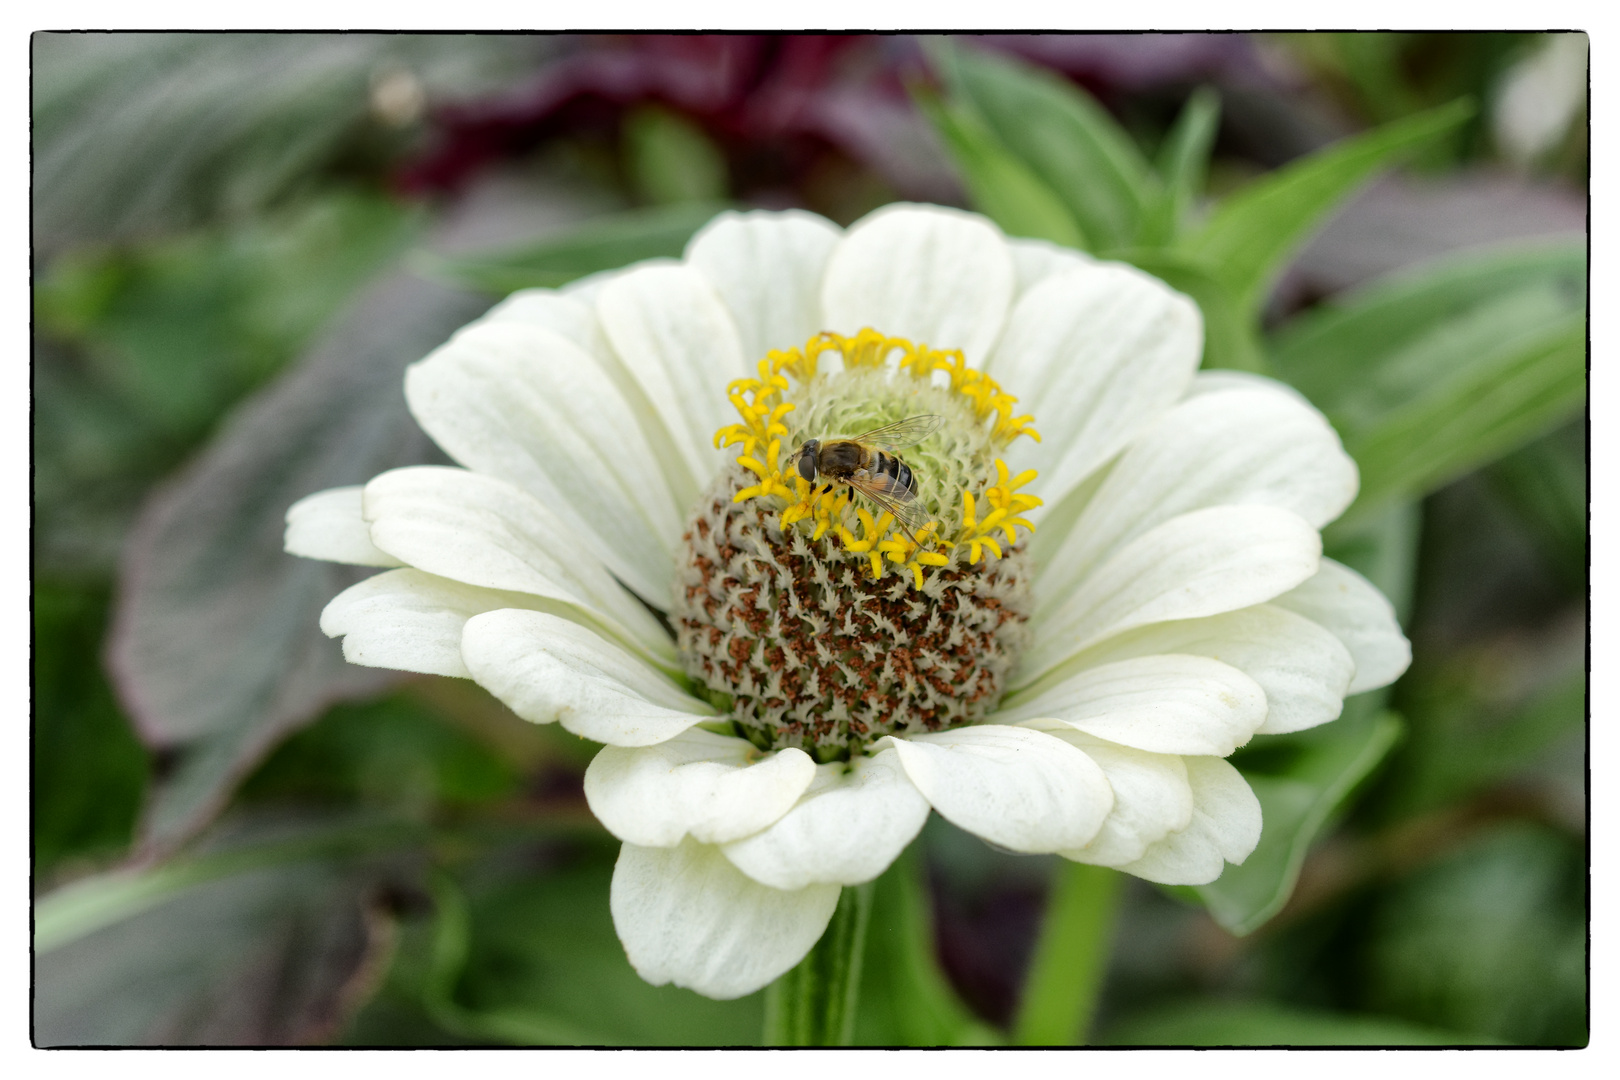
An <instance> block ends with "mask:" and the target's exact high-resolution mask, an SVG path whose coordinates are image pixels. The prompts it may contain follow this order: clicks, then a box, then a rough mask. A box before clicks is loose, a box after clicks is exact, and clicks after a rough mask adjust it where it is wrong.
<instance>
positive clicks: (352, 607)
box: [321, 569, 571, 679]
mask: <svg viewBox="0 0 1620 1080" xmlns="http://www.w3.org/2000/svg"><path fill="white" fill-rule="evenodd" d="M502 608H526V609H529V610H538V611H550V612H551V613H552V614H554V615H559V616H562V617H567V616H568V615H569V614H570V612H571V609H570V608H569V607H568V605H566V604H560V603H556V602H554V601H549V600H544V599H541V598H540V597H538V596H529V595H527V594H525V593H514V592H500V591H498V590H495V589H480V588H478V587H477V586H475V585H463V584H462V583H461V582H459V581H451V580H450V579H449V578H442V577H434V576H433V575H432V574H424V573H423V572H422V571H420V570H413V569H405V570H390V571H389V572H388V573H386V574H378V575H376V576H375V577H369V578H367V579H366V580H364V581H362V582H359V583H358V584H355V585H351V586H349V587H348V588H347V589H344V590H343V591H342V592H340V593H338V594H337V596H335V597H333V598H332V602H331V603H329V604H327V605H326V610H324V611H322V612H321V632H322V633H324V634H325V635H326V636H327V637H340V636H341V637H342V638H343V658H344V659H345V660H347V661H348V662H349V663H351V664H360V665H362V666H364V667H383V668H394V669H396V670H399V671H419V672H421V673H422V674H424V675H448V676H450V677H452V678H457V679H470V678H472V675H471V674H470V673H469V672H468V671H467V665H466V664H465V663H464V662H463V661H462V659H461V631H462V627H464V626H466V625H467V620H468V619H470V618H472V617H473V616H474V615H482V614H483V613H484V612H486V611H498V610H500V609H502Z"/></svg>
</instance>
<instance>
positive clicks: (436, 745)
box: [239, 694, 520, 815]
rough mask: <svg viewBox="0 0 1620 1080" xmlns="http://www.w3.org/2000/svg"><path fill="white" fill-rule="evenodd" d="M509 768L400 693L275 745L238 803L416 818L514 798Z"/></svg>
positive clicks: (342, 711)
mask: <svg viewBox="0 0 1620 1080" xmlns="http://www.w3.org/2000/svg"><path fill="white" fill-rule="evenodd" d="M519 782H520V781H519V777H518V775H517V773H516V770H515V769H514V768H512V766H511V765H510V764H508V763H507V762H506V761H503V760H502V759H501V758H500V757H499V756H497V754H496V753H495V752H494V751H493V750H492V749H491V748H490V747H489V746H487V745H485V744H484V743H483V742H480V741H479V740H477V739H475V738H474V737H472V736H471V735H469V734H468V733H467V732H465V731H463V730H461V729H459V728H457V727H456V726H454V725H453V724H452V722H451V721H450V720H449V719H448V718H447V717H445V716H444V715H443V714H441V713H440V712H438V711H436V710H434V709H432V708H430V707H428V706H427V705H426V704H424V703H423V702H422V701H421V700H419V699H417V698H413V697H411V696H408V695H406V694H393V695H390V696H389V697H386V698H384V699H382V700H380V701H373V702H367V703H364V704H355V705H339V706H337V707H335V708H333V709H332V710H331V711H329V712H328V713H327V714H326V715H325V716H323V717H322V718H321V719H320V720H319V721H317V722H316V723H314V724H312V725H310V726H309V727H307V728H305V729H304V730H303V731H300V732H298V733H297V734H295V735H294V736H293V737H292V738H290V739H288V740H287V741H286V742H285V743H283V744H281V746H280V747H278V748H277V749H276V751H275V752H274V753H273V754H271V755H270V757H269V758H268V759H266V761H265V762H264V764H262V765H261V766H259V768H258V769H257V770H256V771H255V772H254V774H253V775H252V776H251V777H250V778H249V779H248V780H247V782H246V783H244V784H243V785H242V787H241V789H240V792H239V797H240V798H242V799H246V800H254V801H258V802H266V801H269V800H277V799H279V800H298V801H300V802H303V803H305V804H309V803H327V804H338V805H343V804H348V805H353V806H365V807H374V808H380V809H386V810H393V811H396V812H398V813H400V814H402V815H417V814H424V813H429V812H432V811H435V810H440V809H449V808H464V807H469V806H474V805H478V804H480V803H489V802H491V801H493V800H496V799H500V798H502V797H504V796H507V795H511V794H513V793H514V792H515V791H516V790H517V788H518V785H519Z"/></svg>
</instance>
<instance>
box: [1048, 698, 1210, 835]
mask: <svg viewBox="0 0 1620 1080" xmlns="http://www.w3.org/2000/svg"><path fill="white" fill-rule="evenodd" d="M1023 726H1025V727H1032V728H1035V729H1036V730H1038V731H1045V732H1047V733H1048V734H1050V735H1053V736H1055V737H1057V738H1059V739H1062V740H1063V741H1064V742H1066V743H1069V744H1071V745H1073V746H1077V747H1079V748H1080V749H1081V750H1082V751H1084V752H1085V755H1086V756H1087V757H1089V758H1090V759H1091V760H1092V761H1095V762H1096V763H1097V765H1098V766H1099V767H1100V768H1101V769H1102V771H1103V775H1105V776H1107V777H1108V786H1109V787H1110V788H1111V789H1113V792H1114V808H1113V809H1112V810H1110V811H1109V812H1108V817H1106V818H1105V819H1103V824H1102V829H1101V830H1100V831H1099V832H1098V833H1097V838H1096V839H1095V840H1093V841H1092V842H1091V843H1089V844H1087V845H1086V846H1085V847H1083V848H1075V849H1074V850H1072V851H1063V852H1059V854H1060V855H1062V856H1063V857H1064V858H1066V859H1074V860H1075V861H1076V862H1084V863H1092V864H1093V865H1096V866H1120V865H1122V864H1124V863H1128V862H1135V861H1136V860H1137V859H1140V858H1141V857H1142V856H1143V855H1144V854H1146V852H1147V849H1148V845H1150V844H1153V843H1156V842H1158V841H1160V840H1163V839H1164V838H1165V837H1166V836H1168V835H1170V834H1171V833H1173V832H1177V831H1179V830H1181V829H1185V828H1186V827H1187V826H1188V825H1189V824H1191V823H1192V813H1193V794H1192V786H1191V785H1190V784H1188V782H1187V767H1186V765H1184V764H1182V760H1181V758H1179V757H1177V756H1176V755H1174V754H1150V753H1148V752H1147V751H1145V750H1133V749H1131V748H1130V747H1127V746H1119V745H1117V744H1115V743H1111V742H1107V741H1105V740H1103V739H1097V738H1093V737H1092V736H1090V735H1087V734H1085V733H1084V732H1080V731H1075V730H1074V729H1073V728H1071V727H1069V726H1068V725H1067V724H1061V723H1058V722H1056V721H1053V720H1047V719H1041V720H1028V721H1025V723H1024V725H1023Z"/></svg>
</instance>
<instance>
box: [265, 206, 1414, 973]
mask: <svg viewBox="0 0 1620 1080" xmlns="http://www.w3.org/2000/svg"><path fill="white" fill-rule="evenodd" d="M925 343H926V344H925ZM1201 346H1202V331H1201V324H1200V320H1199V315H1198V310H1197V308H1196V307H1195V306H1194V305H1193V304H1192V303H1191V302H1190V301H1189V300H1188V299H1187V298H1185V297H1183V296H1181V295H1179V294H1177V293H1175V292H1172V291H1171V290H1170V289H1168V288H1166V287H1165V286H1164V285H1163V284H1162V283H1161V282H1159V281H1157V280H1155V279H1153V278H1151V277H1149V276H1147V275H1146V274H1143V273H1141V272H1139V271H1137V270H1135V269H1132V268H1130V267H1127V266H1122V265H1117V264H1112V263H1099V262H1094V261H1092V260H1090V259H1087V258H1085V257H1084V256H1081V255H1079V254H1076V253H1075V252H1071V251H1066V250H1062V249H1059V248H1056V247H1053V246H1051V245H1047V244H1043V243H1038V242H1031V241H1019V240H1008V239H1007V238H1005V237H1004V236H1003V235H1002V234H1001V233H1000V232H999V231H998V230H997V229H996V228H995V227H994V226H993V225H991V224H990V223H989V222H988V221H986V220H985V219H984V218H981V217H978V216H976V215H973V214H968V213H963V212H960V211H956V210H949V209H942V208H937V207H922V206H891V207H886V208H884V209H882V210H879V211H877V212H875V213H873V214H872V215H870V216H869V217H867V218H865V219H863V220H862V221H860V222H858V223H857V224H856V225H854V226H852V227H851V228H850V229H849V230H848V231H840V230H839V229H837V228H836V227H834V226H833V225H831V224H830V223H828V222H827V221H825V220H823V219H821V218H819V217H816V216H814V215H812V214H807V213H801V212H796V211H790V212H786V213H764V212H756V213H748V214H736V213H727V214H723V215H721V216H720V217H719V218H717V219H716V220H715V221H713V222H712V223H710V224H709V225H708V226H707V227H706V228H704V229H703V231H702V232H700V233H699V234H698V235H697V236H696V237H694V238H693V240H692V242H691V244H690V245H689V246H688V248H687V252H686V257H685V259H684V260H682V261H681V262H679V263H676V262H671V261H667V260H654V261H651V262H648V263H642V264H638V265H636V266H631V267H627V268H625V269H623V270H620V271H615V272H612V273H608V274H601V275H597V276H595V277H592V278H587V279H585V280H582V281H579V282H576V283H575V284H573V285H571V286H568V287H566V288H563V289H560V290H555V291H553V290H543V289H542V290H531V291H527V292H522V293H518V294H516V295H514V296H512V297H511V298H509V299H508V300H506V301H505V302H504V303H502V304H500V305H498V306H497V307H496V308H495V309H494V310H492V311H491V312H490V313H489V314H488V315H486V316H485V317H484V318H482V319H480V320H478V321H477V322H475V323H473V324H472V325H470V326H468V327H466V328H464V329H462V330H461V331H460V332H458V333H457V334H456V335H455V336H454V337H453V338H451V340H450V341H449V342H448V343H447V344H445V345H444V346H443V347H442V348H440V349H438V350H437V351H436V352H434V353H433V354H432V355H430V356H429V357H427V359H425V360H423V361H422V362H421V363H419V364H417V365H415V366H414V367H412V368H411V369H410V371H409V373H408V374H407V377H406V383H405V389H406V395H407V398H408V399H409V402H410V407H411V411H412V413H413V414H414V415H415V417H416V419H417V420H418V421H419V422H420V423H421V425H422V427H423V428H424V429H425V430H426V431H427V432H428V434H430V435H431V436H432V437H433V438H434V439H435V440H436V441H437V442H438V443H439V445H440V446H442V447H443V448H444V449H445V450H446V451H447V452H448V453H449V454H450V456H451V457H452V458H454V459H455V460H456V461H458V462H460V463H461V465H462V468H435V467H414V468H405V469H396V470H394V471H392V472H388V473H384V474H383V475H381V476H379V477H377V478H376V479H374V480H372V481H371V482H370V483H369V484H367V485H365V487H364V488H343V489H337V490H333V491H326V492H322V493H320V494H317V495H312V496H310V497H309V498H307V499H305V500H303V501H301V502H299V503H298V504H297V505H296V506H294V507H293V508H292V509H291V510H290V511H289V512H288V527H287V541H286V544H287V550H288V551H290V552H293V553H294V554H298V555H305V556H309V557H311V558H320V559H331V560H336V561H341V562H349V563H358V564H362V565H371V566H386V567H398V568H399V569H393V570H390V571H388V572H387V573H383V574H379V575H377V576H375V577H372V578H370V579H368V580H366V581H364V582H361V583H360V584H358V585H356V586H354V587H353V588H350V589H348V590H347V591H345V592H344V593H342V594H341V595H339V596H338V597H337V598H336V599H334V600H333V601H332V602H331V604H330V605H329V606H328V607H327V608H326V611H325V613H324V614H323V615H322V618H321V627H322V629H323V630H325V631H326V633H328V634H330V635H332V636H340V635H341V636H342V637H343V639H344V640H343V650H344V655H345V656H347V657H348V659H349V660H350V661H352V662H354V663H357V664H367V665H373V666H381V667H392V668H400V669H404V670H407V671H417V672H427V673H432V674H439V675H451V676H459V677H463V678H467V677H470V678H473V679H475V680H477V681H478V682H479V683H480V684H481V685H483V686H484V687H486V688H487V689H488V690H490V691H491V692H492V693H493V694H495V695H496V696H497V697H498V698H500V699H501V700H502V701H504V702H505V703H506V704H507V705H509V706H510V707H511V708H512V709H513V710H514V711H515V712H516V713H517V714H518V715H519V716H522V717H524V718H526V719H528V720H532V721H535V722H537V723H549V722H552V721H557V722H559V723H561V724H562V725H563V727H565V728H566V729H568V730H569V731H571V732H574V733H575V734H578V735H581V736H584V737H585V738H588V739H593V740H596V741H598V742H602V743H605V744H607V745H606V747H605V748H604V749H603V750H602V751H601V752H600V753H599V754H598V755H597V756H596V759H595V760H594V761H593V762H592V763H591V766H590V769H589V770H588V771H587V773H586V777H585V791H586V796H587V797H588V799H589V801H590V805H591V808H592V810H593V811H594V812H595V813H596V815H597V817H599V818H600V819H601V821H602V822H603V824H604V825H606V826H607V828H608V829H609V830H610V831H612V832H613V833H614V835H616V836H618V837H619V838H620V839H621V840H623V841H624V846H623V849H622V851H621V853H620V856H619V861H618V866H617V868H616V870H615V872H614V877H613V887H612V897H611V906H612V910H613V918H614V922H615V925H616V926H617V928H618V932H619V937H620V939H621V940H622V941H623V943H624V947H625V950H626V952H627V953H628V954H629V958H630V962H631V963H632V964H633V965H634V966H635V968H636V970H637V971H638V972H640V973H641V975H642V977H643V978H645V979H647V980H648V981H649V982H652V983H654V984H662V983H665V982H674V983H675V984H677V985H680V986H686V987H690V988H691V989H693V990H696V991H698V992H700V993H703V994H707V995H709V996H711V997H717V998H728V997H735V996H738V995H741V994H746V993H749V992H751V991H753V990H757V989H759V988H760V987H762V986H764V985H766V984H767V983H769V982H771V981H772V980H773V979H775V978H776V977H777V976H779V975H781V974H782V973H783V972H785V971H787V970H788V969H789V968H791V967H792V966H793V965H794V964H795V963H796V962H797V961H798V960H799V959H800V958H801V957H803V956H804V955H805V953H806V952H807V951H808V950H809V949H810V948H811V946H812V945H814V944H815V942H816V940H817V939H818V938H819V937H820V936H821V933H822V931H823V929H824V928H825V926H826V925H827V922H828V920H829V918H830V917H831V915H832V912H833V909H834V907H835V905H836V903H837V900H838V894H839V890H840V888H841V887H842V886H844V885H853V884H858V883H862V882H866V881H870V880H871V879H873V878H874V877H876V876H877V875H878V874H880V873H881V872H882V871H883V870H884V869H885V868H886V867H887V866H888V865H889V864H890V863H891V862H892V861H893V860H894V858H895V857H896V856H897V855H898V854H899V853H900V851H901V850H902V849H903V848H904V847H905V846H906V845H907V844H908V843H910V841H911V840H912V838H913V837H915V836H916V835H917V832H918V830H919V829H920V828H921V827H922V824H923V821H924V819H925V818H926V817H927V815H928V812H929V809H930V808H932V809H934V810H937V811H939V813H940V814H942V815H943V816H944V817H945V818H947V819H948V820H950V821H951V822H953V823H954V824H956V825H958V826H960V827H961V828H963V829H966V830H968V831H970V832H973V833H976V834H978V835H979V836H981V837H983V838H984V839H986V840H988V841H990V842H991V843H993V844H996V845H999V846H1000V847H1003V848H1007V849H1010V850H1013V851H1020V852H1057V853H1058V854H1061V855H1063V856H1065V857H1066V858H1070V859H1075V860H1079V861H1082V862H1089V863H1096V864H1099V865H1103V866H1112V867H1118V868H1120V869H1122V870H1125V871H1127V872H1129V873H1133V874H1136V875H1138V876H1141V877H1144V878H1147V879H1149V880H1152V881H1158V882H1165V883H1182V884H1198V883H1203V882H1208V881H1212V880H1213V879H1215V878H1216V877H1217V876H1218V875H1219V874H1220V873H1221V870H1222V868H1223V866H1224V865H1225V863H1226V862H1234V863H1237V862H1241V861H1243V859H1244V858H1245V857H1246V856H1247V855H1248V854H1249V853H1250V852H1251V851H1252V850H1253V849H1254V847H1255V844H1256V842H1257V841H1258V839H1259V835H1260V807H1259V804H1258V803H1257V801H1256V800H1255V797H1254V795H1253V793H1252V792H1251V791H1250V789H1249V787H1248V785H1247V784H1246V783H1245V782H1244V781H1243V779H1242V777H1241V776H1240V775H1239V774H1238V773H1237V771H1236V770H1235V769H1233V768H1232V767H1231V766H1230V765H1228V764H1227V763H1226V762H1225V761H1224V760H1223V759H1224V758H1225V757H1226V756H1227V755H1229V754H1231V753H1232V751H1233V750H1235V749H1236V748H1237V747H1239V746H1242V745H1243V744H1244V743H1246V742H1247V741H1248V740H1249V738H1250V737H1251V736H1252V735H1254V734H1255V733H1257V732H1287V731H1297V730H1299V729H1302V728H1307V727H1311V726H1312V725H1315V724H1321V723H1323V722H1325V721H1328V720H1331V719H1333V718H1334V717H1335V716H1337V715H1338V714H1339V711H1340V708H1341V705H1342V701H1343V698H1344V696H1345V695H1346V694H1347V693H1356V692H1359V691H1362V690H1368V689H1371V688H1373V687H1377V686H1382V685H1384V684H1386V683H1388V682H1390V681H1391V680H1393V679H1394V678H1395V677H1396V676H1397V675H1399V674H1400V673H1401V671H1403V670H1404V669H1405V667H1406V664H1407V661H1408V658H1409V651H1408V647H1407V644H1406V641H1405V639H1404V638H1403V637H1402V635H1401V633H1400V630H1399V628H1398V626H1397V625H1396V623H1395V619H1394V615H1393V612H1392V610H1391V608H1390V605H1389V604H1388V602H1387V601H1386V600H1385V599H1384V598H1383V597H1382V596H1381V595H1380V594H1379V593H1378V592H1377V590H1376V589H1374V588H1373V587H1372V586H1371V585H1370V584H1369V583H1368V582H1367V581H1365V580H1364V579H1363V578H1361V577H1360V576H1358V575H1357V574H1355V573H1354V572H1352V571H1351V570H1349V569H1347V568H1345V567H1343V566H1340V565H1338V564H1336V563H1333V562H1330V561H1327V560H1324V559H1322V557H1321V540H1320V537H1319V535H1318V532H1317V530H1318V529H1319V528H1321V526H1322V525H1323V524H1325V523H1326V522H1328V521H1330V520H1332V519H1333V518H1334V517H1335V516H1337V515H1338V514H1339V513H1340V512H1342V511H1343V510H1344V508H1345V507H1346V506H1347V505H1349V503H1350V501H1351V499H1352V498H1353V497H1354V495H1355V493H1356V485H1357V478H1356V470H1355V466H1354V465H1353V464H1352V462H1351V461H1350V459H1349V457H1348V456H1346V454H1345V453H1344V450H1343V449H1342V447H1341V446H1340V443H1339V440H1338V438H1337V436H1336V435H1335V434H1334V432H1333V430H1332V429H1331V428H1330V427H1329V426H1328V424H1327V422H1326V421H1325V420H1324V419H1323V418H1322V416H1321V415H1320V414H1318V413H1317V412H1316V411H1315V410H1314V409H1313V408H1311V406H1310V405H1308V404H1307V403H1306V402H1305V401H1304V400H1303V399H1301V398H1300V397H1299V396H1298V395H1297V394H1295V393H1294V392H1293V391H1291V390H1289V389H1287V388H1285V387H1283V386H1281V385H1279V384H1277V383H1274V382H1270V381H1267V380H1264V379H1260V378H1255V377H1240V376H1233V375H1215V374H1209V375H1198V374H1196V369H1197V367H1198V361H1199V356H1200V353H1201ZM1013 394H1017V395H1018V398H1019V405H1018V409H1019V410H1020V411H1026V412H1028V413H1030V414H1032V415H1015V411H1014V409H1013V404H1014V398H1013V396H1012V395H1013ZM920 413H932V414H938V415H939V416H941V417H942V418H943V421H942V426H941V427H940V428H939V430H938V431H937V432H936V433H935V434H934V435H931V436H930V437H929V438H928V439H927V440H925V441H924V442H922V443H920V444H918V445H916V446H914V447H910V448H908V449H906V450H903V451H900V456H901V457H902V458H903V460H904V461H905V462H906V463H907V464H909V465H910V466H911V467H912V469H913V470H914V472H915V475H916V487H917V492H918V497H919V500H920V503H921V506H922V508H923V509H925V510H926V511H927V516H928V518H929V519H930V520H931V521H932V523H933V524H932V525H930V526H928V527H927V528H924V529H923V530H921V532H920V534H919V535H918V537H917V540H919V541H920V543H918V542H914V541H913V539H912V538H911V537H909V536H908V535H907V534H906V533H905V531H904V530H901V529H898V528H897V527H896V526H895V525H894V523H893V522H892V519H891V518H889V517H888V516H887V515H884V516H880V517H877V518H876V519H874V517H873V515H874V514H875V513H876V511H877V508H876V507H875V506H873V505H872V504H871V503H869V502H868V501H867V500H866V499H864V498H856V499H854V500H853V501H852V500H851V499H850V498H849V496H848V494H847V490H846V489H837V490H834V491H832V492H830V493H827V494H825V495H821V496H819V497H818V496H817V495H816V494H814V493H813V492H812V491H811V489H810V485H808V484H805V483H804V482H803V481H802V480H801V479H799V478H798V477H797V474H796V472H795V470H794V467H793V462H792V461H791V459H790V455H791V451H792V449H793V448H794V447H796V446H797V445H798V444H799V442H800V441H802V440H804V439H807V438H811V437H819V438H826V437H828V436H837V435H852V434H855V433H858V432H860V431H862V430H864V429H868V428H871V427H875V426H877V425H878V424H881V423H884V422H886V421H890V420H895V419H899V418H902V417H905V416H907V415H914V414H920ZM1032 424H1035V425H1038V428H1039V431H1040V436H1041V441H1039V442H1037V441H1035V438H1036V436H1034V435H1033V432H1032V429H1031V425H1032ZM722 444H724V448H721V447H722ZM1037 472H1038V473H1039V482H1038V484H1035V485H1033V486H1032V481H1034V479H1035V475H1036V473H1037ZM1037 488H1038V490H1039V491H1040V493H1041V497H1040V498H1036V497H1034V496H1032V495H1030V494H1029V492H1030V491H1032V490H1036V489H1037ZM1042 499H1044V508H1042V509H1037V507H1040V506H1041V503H1042ZM1043 513H1044V515H1045V516H1044V518H1042V517H1041V516H1040V515H1041V514H1043ZM1031 522H1033V523H1034V525H1035V526H1039V527H1040V529H1041V532H1040V536H1039V538H1038V540H1036V541H1033V542H1032V541H1031V539H1030V533H1031V531H1032V526H1031V524H1030V523H1031ZM1020 528H1022V530H1023V531H1022V532H1020V531H1019V530H1020ZM992 534H994V535H992ZM654 608H656V609H658V610H659V611H662V612H664V613H666V614H667V619H668V621H667V623H666V622H661V621H660V619H659V617H658V616H657V615H656V614H655V613H654V612H653V610H651V609H654ZM666 625H667V626H672V627H673V629H674V631H675V635H676V637H675V639H674V640H672V639H671V636H670V632H669V631H668V630H667V629H666Z"/></svg>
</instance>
